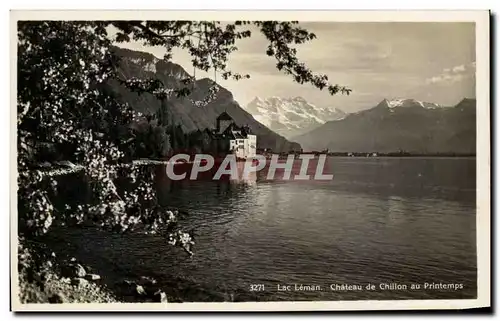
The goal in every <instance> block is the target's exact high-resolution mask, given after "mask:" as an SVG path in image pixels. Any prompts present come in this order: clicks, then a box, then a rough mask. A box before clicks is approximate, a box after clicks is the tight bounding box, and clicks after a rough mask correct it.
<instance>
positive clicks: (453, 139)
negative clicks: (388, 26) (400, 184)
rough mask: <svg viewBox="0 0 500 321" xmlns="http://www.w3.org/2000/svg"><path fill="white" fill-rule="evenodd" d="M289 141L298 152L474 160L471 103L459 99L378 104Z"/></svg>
mask: <svg viewBox="0 0 500 321" xmlns="http://www.w3.org/2000/svg"><path fill="white" fill-rule="evenodd" d="M292 139H293V140H294V141H296V142H298V143H300V144H301V145H302V147H303V148H304V150H324V149H329V150H330V151H335V152H380V153H387V152H397V151H405V152H410V153H411V152H413V153H464V154H474V153H475V152H476V100H475V99H467V98H464V99H463V100H462V101H460V102H459V103H458V104H457V105H456V106H451V107H444V106H440V105H438V104H433V103H427V102H421V101H417V100H414V99H395V100H387V99H384V100H383V101H381V102H380V103H379V104H378V105H376V106H375V107H373V108H369V109H366V110H363V111H360V112H357V113H353V114H348V115H347V116H346V117H345V118H343V119H341V120H336V121H329V122H326V123H325V124H323V125H322V126H320V127H318V128H316V129H314V130H312V131H310V132H308V133H305V134H302V135H298V136H296V137H293V138H292Z"/></svg>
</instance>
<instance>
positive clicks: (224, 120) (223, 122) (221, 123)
mask: <svg viewBox="0 0 500 321" xmlns="http://www.w3.org/2000/svg"><path fill="white" fill-rule="evenodd" d="M233 122H234V120H233V118H231V116H229V114H228V113H226V112H223V113H222V114H220V115H219V117H217V127H216V130H217V134H222V132H224V131H225V130H226V128H227V127H228V126H229V125H231V124H232V123H233Z"/></svg>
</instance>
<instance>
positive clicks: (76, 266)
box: [75, 264, 87, 278]
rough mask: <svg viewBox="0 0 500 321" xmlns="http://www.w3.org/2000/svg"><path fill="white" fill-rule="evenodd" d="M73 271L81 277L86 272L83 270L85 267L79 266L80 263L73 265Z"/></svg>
mask: <svg viewBox="0 0 500 321" xmlns="http://www.w3.org/2000/svg"><path fill="white" fill-rule="evenodd" d="M75 272H76V275H77V276H78V277H81V278H83V277H84V276H85V275H86V274H87V272H86V271H85V268H84V267H83V266H81V265H80V264H76V265H75Z"/></svg>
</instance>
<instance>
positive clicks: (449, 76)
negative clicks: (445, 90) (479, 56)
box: [425, 61, 476, 84]
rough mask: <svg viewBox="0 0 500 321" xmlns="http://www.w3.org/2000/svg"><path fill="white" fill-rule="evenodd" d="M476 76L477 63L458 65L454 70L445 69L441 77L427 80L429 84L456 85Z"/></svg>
mask: <svg viewBox="0 0 500 321" xmlns="http://www.w3.org/2000/svg"><path fill="white" fill-rule="evenodd" d="M475 75H476V62H475V61H474V62H471V63H469V64H463V65H458V66H455V67H452V68H445V69H443V72H442V73H441V74H439V75H436V76H433V77H430V78H427V79H426V80H425V82H426V83H427V84H437V83H454V82H459V81H462V80H464V79H468V78H472V77H475Z"/></svg>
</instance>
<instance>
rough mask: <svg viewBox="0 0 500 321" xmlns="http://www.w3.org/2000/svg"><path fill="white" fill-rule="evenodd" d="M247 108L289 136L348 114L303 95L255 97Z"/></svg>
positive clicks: (256, 117)
mask: <svg viewBox="0 0 500 321" xmlns="http://www.w3.org/2000/svg"><path fill="white" fill-rule="evenodd" d="M245 109H246V111H248V112H249V113H250V114H252V115H253V117H254V118H255V119H256V120H257V121H259V122H260V123H262V124H264V125H266V126H267V127H269V128H270V129H271V130H273V131H275V132H277V133H279V134H281V135H283V136H285V137H287V138H290V137H293V136H297V135H300V134H304V133H306V132H308V131H311V130H313V129H315V128H317V127H319V126H321V125H323V124H324V123H325V122H327V121H329V120H338V119H342V118H344V117H345V116H346V113H344V112H343V111H342V110H340V109H338V108H325V107H318V106H315V105H313V104H310V103H308V102H307V101H306V100H305V99H304V98H302V97H294V98H281V97H270V98H267V99H262V98H260V97H255V98H254V99H253V100H252V101H251V102H250V103H248V104H247V106H246V107H245Z"/></svg>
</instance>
